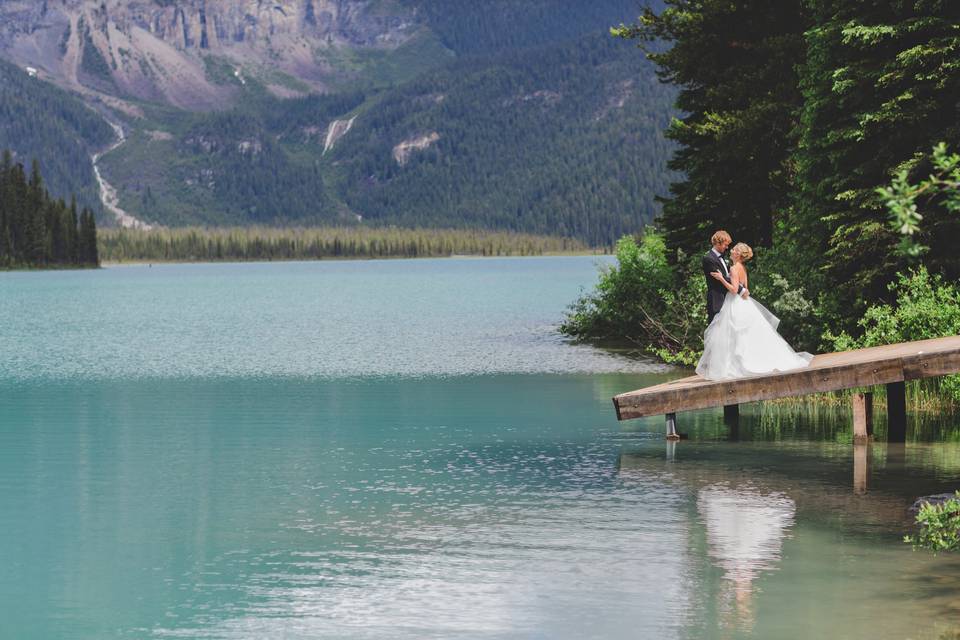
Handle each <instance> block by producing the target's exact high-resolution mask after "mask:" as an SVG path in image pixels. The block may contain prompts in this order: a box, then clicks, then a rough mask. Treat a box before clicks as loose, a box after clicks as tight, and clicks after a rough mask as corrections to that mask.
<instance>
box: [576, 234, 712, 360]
mask: <svg viewBox="0 0 960 640" xmlns="http://www.w3.org/2000/svg"><path fill="white" fill-rule="evenodd" d="M616 256H617V264H616V265H615V266H611V267H605V268H604V269H603V270H602V271H601V273H600V281H599V282H598V283H597V286H596V289H594V291H592V292H590V293H587V294H585V295H583V296H581V297H580V298H579V299H578V300H577V301H576V302H574V303H573V304H572V305H571V306H570V309H569V311H568V314H567V317H566V319H565V321H564V322H563V324H562V325H561V326H560V330H561V331H562V332H563V333H565V334H567V335H569V336H572V337H574V338H576V339H578V340H612V341H621V342H622V341H627V342H630V343H633V344H635V345H637V346H639V347H641V348H642V349H643V350H645V351H647V352H649V353H652V354H656V355H657V356H658V357H660V358H661V359H662V360H664V361H666V362H671V363H677V364H688V365H689V364H695V363H696V361H697V360H698V359H699V357H700V352H701V351H702V350H703V330H704V328H705V326H706V309H705V306H706V292H705V289H706V282H705V280H704V278H703V275H702V274H701V273H700V270H699V264H698V261H689V262H687V263H686V264H687V268H686V269H684V270H682V279H681V282H680V284H679V286H677V285H676V284H675V280H674V275H673V273H674V272H673V270H672V269H671V267H670V266H669V265H668V264H667V257H666V256H667V249H666V244H665V242H664V239H663V236H662V235H660V234H659V233H656V232H655V231H653V230H650V229H648V230H647V231H646V232H645V233H644V235H643V237H642V238H641V239H640V242H639V244H638V243H637V240H636V239H635V238H633V237H632V236H624V237H622V238H621V239H620V240H619V241H618V242H617V249H616Z"/></svg>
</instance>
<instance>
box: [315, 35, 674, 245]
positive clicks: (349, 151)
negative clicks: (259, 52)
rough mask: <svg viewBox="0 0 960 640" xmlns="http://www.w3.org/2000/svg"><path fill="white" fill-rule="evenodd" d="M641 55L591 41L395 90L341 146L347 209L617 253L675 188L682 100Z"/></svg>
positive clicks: (377, 218)
mask: <svg viewBox="0 0 960 640" xmlns="http://www.w3.org/2000/svg"><path fill="white" fill-rule="evenodd" d="M629 54H630V52H629V51H624V50H623V48H622V47H618V46H617V43H616V42H612V41H610V39H609V38H608V37H605V36H593V37H589V38H586V39H583V40H579V41H577V42H576V43H573V44H569V45H565V46H563V47H552V48H549V49H546V50H539V51H525V52H523V53H512V54H507V55H504V56H502V57H500V58H498V59H497V60H496V61H495V62H490V61H486V60H485V61H482V62H464V63H460V64H458V65H455V66H453V67H451V68H448V69H444V70H441V71H437V72H434V73H431V74H428V75H426V76H425V77H422V78H420V79H419V80H417V81H415V82H412V83H410V84H408V85H406V86H404V87H402V88H400V89H398V90H395V91H393V92H391V93H390V94H389V95H387V96H385V97H384V98H383V99H382V100H381V102H380V103H379V104H378V105H377V107H376V108H375V109H373V110H371V111H370V112H369V113H368V114H364V115H361V116H360V118H358V120H357V122H356V124H355V126H354V129H353V130H352V131H351V132H350V134H349V136H348V137H347V138H345V139H344V141H343V143H342V145H341V146H339V147H338V148H337V149H336V150H335V151H334V154H333V155H334V158H335V160H336V162H338V163H339V167H338V168H339V169H340V171H341V174H342V177H341V180H340V184H341V192H342V195H343V197H344V200H345V201H346V203H347V204H348V205H349V206H350V208H351V210H354V211H357V212H362V214H363V216H364V219H365V220H368V221H373V222H377V223H387V224H401V225H405V226H469V227H481V228H495V229H507V230H511V231H524V232H532V233H556V234H559V235H569V236H574V237H578V238H581V239H584V240H586V241H587V242H589V243H592V244H597V245H599V244H608V245H609V244H612V243H613V241H614V240H615V239H616V238H617V237H619V236H620V235H621V234H623V233H627V232H629V231H631V230H633V229H636V228H637V227H639V226H641V225H642V224H644V223H645V222H647V221H649V220H651V219H652V218H653V217H654V215H655V214H656V213H657V210H658V207H657V204H656V202H655V196H656V194H657V193H659V192H662V191H665V189H666V186H667V175H666V174H665V172H664V170H663V162H664V160H665V158H666V157H667V155H668V154H669V151H670V146H669V144H668V143H667V141H666V140H665V139H664V137H663V134H662V130H663V128H664V127H665V126H666V125H667V123H668V122H669V119H670V115H671V110H670V109H669V108H668V107H667V105H668V104H669V102H670V100H671V98H672V91H670V90H669V89H668V88H666V87H664V86H662V85H661V84H659V83H658V82H657V81H656V80H655V78H653V77H652V76H653V74H652V72H646V73H644V72H643V70H642V69H640V70H638V69H637V64H636V61H635V60H632V59H631V57H630V55H629ZM638 71H639V72H638ZM431 134H436V136H437V138H436V140H435V141H434V142H433V143H432V144H430V145H429V146H428V147H427V148H425V149H423V150H420V151H414V152H412V153H411V155H410V157H409V159H408V160H407V161H406V162H405V164H402V165H401V164H400V163H399V162H398V161H397V160H396V159H395V157H394V153H393V151H394V147H395V145H397V144H398V143H399V142H401V141H403V140H413V139H416V138H418V137H424V136H429V135H431Z"/></svg>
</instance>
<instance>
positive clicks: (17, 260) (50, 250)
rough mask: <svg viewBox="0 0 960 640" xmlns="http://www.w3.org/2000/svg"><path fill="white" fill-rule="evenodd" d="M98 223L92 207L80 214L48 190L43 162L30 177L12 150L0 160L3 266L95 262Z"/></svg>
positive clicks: (73, 205)
mask: <svg viewBox="0 0 960 640" xmlns="http://www.w3.org/2000/svg"><path fill="white" fill-rule="evenodd" d="M98 264H99V259H98V256H97V226H96V222H95V221H94V216H93V212H92V211H90V210H89V209H86V208H84V209H83V210H82V211H81V212H80V215H79V217H78V216H77V203H76V200H71V202H70V205H69V206H67V205H66V204H65V203H64V201H63V200H54V199H53V198H51V197H50V194H49V193H47V190H46V187H45V186H44V182H43V178H42V177H41V175H40V165H39V163H38V162H36V161H34V162H33V167H32V169H31V171H30V175H29V177H28V176H27V174H26V172H25V171H24V169H23V165H21V164H19V163H14V162H13V157H12V155H11V153H10V152H9V151H5V152H4V153H3V160H2V161H0V267H3V268H24V267H54V266H97V265H98Z"/></svg>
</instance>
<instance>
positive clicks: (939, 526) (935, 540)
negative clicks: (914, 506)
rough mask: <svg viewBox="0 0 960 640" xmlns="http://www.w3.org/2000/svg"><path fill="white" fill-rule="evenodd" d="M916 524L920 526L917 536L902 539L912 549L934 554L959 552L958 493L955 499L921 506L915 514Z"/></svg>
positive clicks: (959, 515) (959, 498) (959, 508)
mask: <svg viewBox="0 0 960 640" xmlns="http://www.w3.org/2000/svg"><path fill="white" fill-rule="evenodd" d="M917 524H918V525H919V526H920V531H919V532H918V533H917V535H915V536H904V538H903V541H904V542H908V543H910V544H912V545H913V548H914V549H929V550H930V551H933V552H934V553H939V552H941V551H957V550H960V491H957V494H956V497H955V498H951V499H950V500H947V501H946V502H943V503H941V504H930V503H925V504H923V505H922V506H921V507H920V512H919V513H917Z"/></svg>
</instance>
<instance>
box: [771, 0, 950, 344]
mask: <svg viewBox="0 0 960 640" xmlns="http://www.w3.org/2000/svg"><path fill="white" fill-rule="evenodd" d="M807 7H808V13H809V16H810V19H811V21H812V27H811V28H810V29H809V30H808V31H807V32H806V34H805V35H806V43H807V53H806V56H805V58H804V59H803V60H801V61H798V62H800V63H801V80H800V82H801V88H802V91H803V94H804V102H803V108H802V111H801V113H800V120H799V126H800V133H801V135H800V139H799V141H798V145H797V149H796V151H795V152H794V158H795V163H796V168H797V175H796V179H795V182H796V186H795V191H796V203H795V205H794V206H793V207H792V208H791V209H789V210H788V212H787V216H786V217H785V220H784V221H783V224H784V229H785V233H784V235H783V237H782V238H781V244H782V245H783V249H784V254H785V255H788V256H790V259H791V261H792V262H793V264H795V265H796V266H795V269H796V270H797V271H799V272H804V273H813V274H817V281H818V284H817V290H819V291H820V292H821V293H822V295H821V296H820V300H819V302H820V306H821V309H822V311H823V313H824V314H825V321H826V322H827V323H828V324H831V325H840V326H842V327H845V328H849V327H851V326H853V325H854V324H855V322H856V319H857V318H858V317H860V315H861V314H862V313H863V311H864V310H865V309H866V307H867V306H869V305H870V304H873V303H874V302H875V301H877V300H879V299H883V298H885V297H886V296H887V285H888V284H889V283H890V282H891V281H892V280H893V279H894V277H895V274H896V272H897V271H899V270H902V269H903V268H904V267H905V266H907V264H908V261H907V259H906V258H905V257H903V256H902V255H901V254H900V253H899V252H898V251H896V246H897V244H898V242H899V237H898V235H897V234H896V233H893V232H891V230H890V228H889V226H888V225H887V224H886V212H885V210H884V206H883V204H884V203H883V198H882V197H881V196H880V195H878V192H877V190H878V188H880V187H881V186H883V185H886V184H887V183H889V181H890V179H891V177H892V176H893V175H894V174H895V173H896V172H897V171H899V170H903V169H907V170H908V172H909V173H910V174H913V175H925V174H927V173H929V170H930V164H929V161H928V160H926V158H927V157H928V153H929V150H930V148H931V147H933V146H934V145H935V144H936V143H938V142H940V141H944V140H946V141H955V140H957V139H958V138H960V121H958V120H957V102H956V96H957V95H960V54H958V53H957V52H958V50H960V31H958V30H957V27H956V25H957V24H958V23H960V4H957V3H955V2H944V1H939V0H914V1H911V2H896V3H891V2H880V1H870V2H849V1H848V0H845V1H840V0H808V1H807ZM926 223H927V224H926V225H925V227H924V230H923V233H922V234H921V235H920V241H921V242H924V243H925V244H928V245H929V246H930V251H929V252H928V253H927V255H926V256H925V257H924V262H925V264H927V266H928V267H929V268H930V269H931V270H932V271H934V272H937V273H941V274H943V275H945V276H947V277H949V278H953V279H955V278H957V277H958V276H960V259H958V257H957V252H956V241H955V238H956V237H958V235H960V218H958V217H957V216H953V215H950V214H949V213H948V212H947V211H945V210H944V208H943V207H942V206H931V207H929V208H928V210H927V213H926ZM848 282H855V283H856V284H857V294H858V295H856V296H845V295H843V289H842V287H839V286H838V285H840V284H842V283H848Z"/></svg>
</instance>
